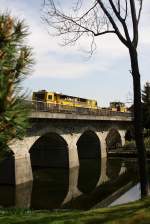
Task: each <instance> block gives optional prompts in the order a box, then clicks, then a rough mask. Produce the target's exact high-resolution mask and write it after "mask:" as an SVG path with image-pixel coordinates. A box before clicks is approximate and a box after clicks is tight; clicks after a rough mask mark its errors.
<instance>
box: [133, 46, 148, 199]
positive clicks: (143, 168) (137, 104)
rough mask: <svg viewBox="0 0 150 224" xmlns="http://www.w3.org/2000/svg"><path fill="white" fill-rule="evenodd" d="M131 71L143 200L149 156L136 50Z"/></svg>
mask: <svg viewBox="0 0 150 224" xmlns="http://www.w3.org/2000/svg"><path fill="white" fill-rule="evenodd" d="M129 53H130V60H131V69H132V76H133V90H134V128H135V142H136V148H137V153H138V163H139V175H140V184H141V198H143V197H146V196H147V195H148V191H149V184H148V168H147V156H146V149H145V145H144V136H143V115H142V103H141V83H140V72H139V66H138V55H137V50H136V48H134V47H132V48H130V49H129Z"/></svg>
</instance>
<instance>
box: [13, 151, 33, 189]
mask: <svg viewBox="0 0 150 224" xmlns="http://www.w3.org/2000/svg"><path fill="white" fill-rule="evenodd" d="M14 159H15V184H16V185H19V184H23V183H26V182H30V181H32V180H33V176H32V168H31V160H30V154H29V153H26V154H24V155H14Z"/></svg>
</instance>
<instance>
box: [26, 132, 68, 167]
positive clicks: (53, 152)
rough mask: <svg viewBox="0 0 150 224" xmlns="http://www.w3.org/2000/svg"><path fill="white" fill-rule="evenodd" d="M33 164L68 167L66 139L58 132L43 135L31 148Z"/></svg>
mask: <svg viewBox="0 0 150 224" xmlns="http://www.w3.org/2000/svg"><path fill="white" fill-rule="evenodd" d="M29 152H30V156H31V164H32V166H38V167H68V163H69V162H68V150H67V143H66V141H65V140H64V139H63V138H62V137H61V136H60V135H58V134H57V133H53V132H49V133H46V134H44V135H43V136H41V137H40V138H38V139H37V140H36V142H35V143H34V144H33V145H32V147H31V148H30V151H29Z"/></svg>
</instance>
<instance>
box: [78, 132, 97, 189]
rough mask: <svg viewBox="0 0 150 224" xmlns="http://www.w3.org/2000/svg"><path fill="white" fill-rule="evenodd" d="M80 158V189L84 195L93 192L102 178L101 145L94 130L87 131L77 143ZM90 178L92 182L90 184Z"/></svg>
mask: <svg viewBox="0 0 150 224" xmlns="http://www.w3.org/2000/svg"><path fill="white" fill-rule="evenodd" d="M77 150H78V156H79V163H80V167H79V178H78V189H79V191H81V192H83V193H89V192H92V191H93V190H94V189H95V188H96V185H97V183H98V180H99V177H100V168H101V167H100V162H101V161H100V160H101V159H100V158H101V145H100V140H99V137H98V135H97V134H96V133H95V131H94V130H93V129H86V130H84V132H83V133H82V134H81V135H80V138H79V139H78V141H77ZM89 178H90V182H89Z"/></svg>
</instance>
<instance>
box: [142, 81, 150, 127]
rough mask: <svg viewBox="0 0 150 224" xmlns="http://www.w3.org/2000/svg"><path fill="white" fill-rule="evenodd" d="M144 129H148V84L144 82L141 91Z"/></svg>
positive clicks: (149, 101) (149, 121) (149, 94)
mask: <svg viewBox="0 0 150 224" xmlns="http://www.w3.org/2000/svg"><path fill="white" fill-rule="evenodd" d="M142 100H143V118H144V119H143V123H144V128H146V129H150V83H149V82H146V84H145V85H144V89H143V91H142Z"/></svg>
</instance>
